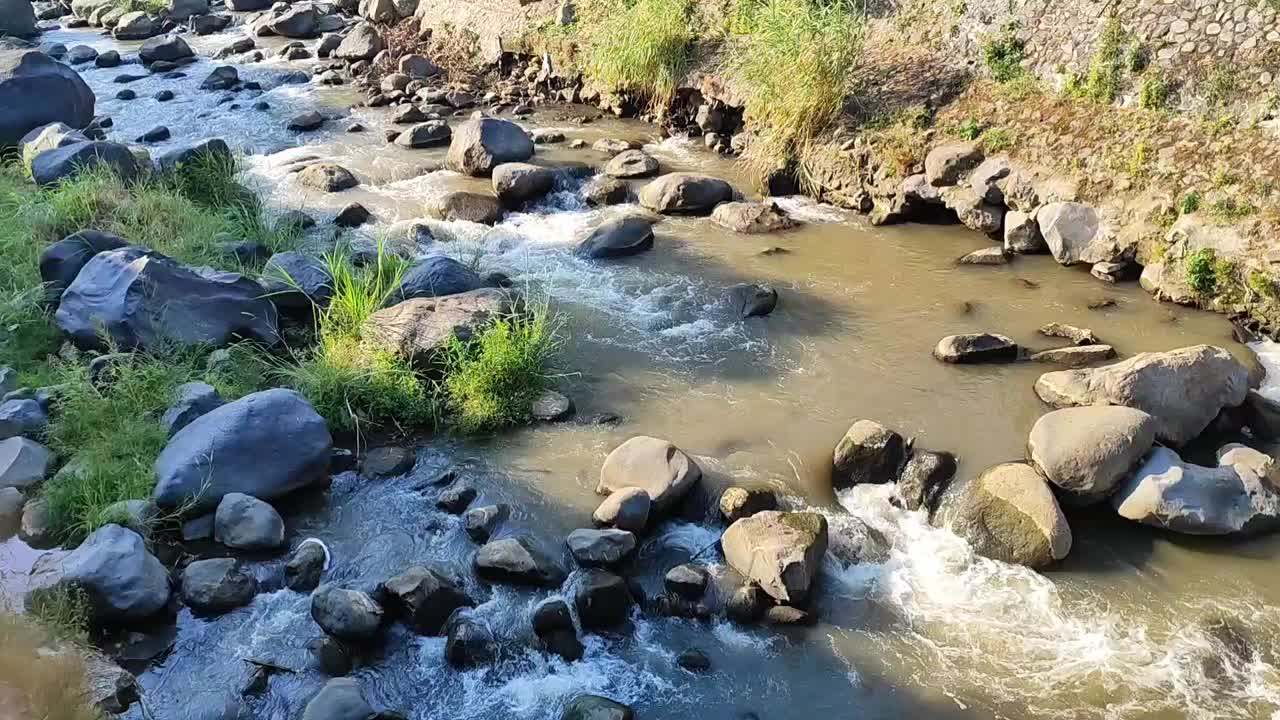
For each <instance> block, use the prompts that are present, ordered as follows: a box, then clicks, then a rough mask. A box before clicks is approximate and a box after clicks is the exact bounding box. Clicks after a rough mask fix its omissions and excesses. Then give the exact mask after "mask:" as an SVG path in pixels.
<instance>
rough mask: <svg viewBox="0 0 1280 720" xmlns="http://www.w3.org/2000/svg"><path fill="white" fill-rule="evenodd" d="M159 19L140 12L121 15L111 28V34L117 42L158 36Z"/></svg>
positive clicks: (159, 31)
mask: <svg viewBox="0 0 1280 720" xmlns="http://www.w3.org/2000/svg"><path fill="white" fill-rule="evenodd" d="M160 27H161V23H160V19H159V18H156V17H153V16H152V15H150V14H149V13H146V12H143V11H141V10H135V11H133V12H127V13H125V14H124V15H121V16H120V18H119V19H118V20H117V21H116V24H115V27H114V28H112V30H111V34H112V35H114V36H115V38H116V39H117V40H146V39H147V38H149V37H155V36H156V35H158V34H160V33H161V32H162V30H161V29H160Z"/></svg>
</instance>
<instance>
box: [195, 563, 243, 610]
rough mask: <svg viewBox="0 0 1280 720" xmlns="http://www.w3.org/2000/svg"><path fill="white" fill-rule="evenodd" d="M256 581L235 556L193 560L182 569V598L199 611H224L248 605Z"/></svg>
mask: <svg viewBox="0 0 1280 720" xmlns="http://www.w3.org/2000/svg"><path fill="white" fill-rule="evenodd" d="M257 594H258V581H257V580H256V579H255V578H254V577H253V576H252V575H250V574H249V573H247V572H245V570H244V568H243V567H241V566H240V563H238V562H236V560H235V559H234V558H212V559H209V560H196V561H195V562H193V563H191V564H190V565H188V566H187V567H186V569H184V570H183V571H182V601H183V602H184V603H186V604H187V607H189V608H191V609H192V610H195V611H197V612H202V613H223V612H227V611H228V610H234V609H236V608H238V607H241V606H242V605H248V604H249V603H250V602H252V601H253V597H254V596H255V595H257Z"/></svg>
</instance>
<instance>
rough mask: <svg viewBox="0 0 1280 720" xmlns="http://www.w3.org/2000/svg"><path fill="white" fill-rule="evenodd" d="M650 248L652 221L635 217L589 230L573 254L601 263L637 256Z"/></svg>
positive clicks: (626, 217) (628, 216) (620, 219)
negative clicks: (589, 232)
mask: <svg viewBox="0 0 1280 720" xmlns="http://www.w3.org/2000/svg"><path fill="white" fill-rule="evenodd" d="M652 248H653V221H652V220H650V219H649V218H645V217H641V216H638V215H627V216H624V217H620V218H616V219H613V220H609V221H607V222H605V223H604V224H602V225H600V226H599V227H597V228H596V229H595V230H592V231H591V234H589V235H588V236H587V237H586V238H585V239H583V241H582V242H581V243H579V244H578V247H577V248H575V249H574V254H576V255H578V256H579V257H584V258H591V259H594V260H602V259H609V258H620V257H628V256H631V255H638V254H640V253H642V252H645V251H646V250H650V249H652Z"/></svg>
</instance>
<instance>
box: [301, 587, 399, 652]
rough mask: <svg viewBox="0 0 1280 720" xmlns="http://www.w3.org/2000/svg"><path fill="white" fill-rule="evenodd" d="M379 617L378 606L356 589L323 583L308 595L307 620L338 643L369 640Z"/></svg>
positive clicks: (375, 631)
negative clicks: (309, 596)
mask: <svg viewBox="0 0 1280 720" xmlns="http://www.w3.org/2000/svg"><path fill="white" fill-rule="evenodd" d="M382 616H383V609H382V606H380V605H378V603H376V602H374V600H373V598H371V597H369V596H368V595H367V594H365V593H362V592H360V591H359V590H348V589H345V588H340V587H338V586H336V585H333V584H325V585H321V586H320V587H319V588H317V589H316V591H315V592H313V593H311V619H312V620H315V621H316V624H317V625H319V626H320V629H321V630H324V631H325V633H327V634H329V635H332V636H333V637H335V638H338V639H339V640H348V641H351V642H368V641H370V640H373V639H374V638H375V637H377V635H378V631H379V629H380V628H381V627H382Z"/></svg>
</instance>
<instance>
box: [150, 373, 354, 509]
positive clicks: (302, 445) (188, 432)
mask: <svg viewBox="0 0 1280 720" xmlns="http://www.w3.org/2000/svg"><path fill="white" fill-rule="evenodd" d="M332 450H333V438H332V437H330V435H329V429H328V427H327V426H326V425H325V422H324V418H322V417H320V415H319V414H317V413H316V411H315V410H314V409H313V408H312V407H311V405H310V403H308V402H307V401H306V399H305V398H304V397H302V395H300V394H298V393H296V392H294V391H292V390H283V389H279V388H276V389H272V390H264V391H262V392H257V393H252V394H250V395H246V396H244V397H242V398H240V399H239V400H236V401H235V402H231V403H227V404H226V405H223V406H222V407H220V408H217V409H216V410H213V411H211V412H209V413H207V414H205V415H202V416H200V417H199V418H197V419H195V420H194V421H192V422H191V424H190V425H187V426H186V427H184V428H183V429H182V430H180V431H178V433H177V434H176V435H174V436H173V438H172V439H170V440H169V444H168V445H167V446H165V449H164V450H163V451H162V452H161V453H160V457H159V458H157V459H156V465H155V468H156V489H155V493H154V499H155V502H156V505H158V506H159V507H161V508H164V509H167V510H174V509H177V508H183V507H185V506H187V505H188V504H190V505H191V507H190V508H189V509H190V511H191V512H192V513H193V514H195V513H199V512H202V511H203V512H208V511H210V510H212V509H214V508H216V507H217V506H218V504H219V503H220V502H221V501H222V498H223V497H224V496H225V495H227V494H229V493H244V494H245V495H249V496H251V497H255V498H259V499H264V500H269V499H271V498H277V497H281V496H283V495H286V494H288V493H290V492H293V491H294V490H298V489H300V488H303V487H306V486H308V485H311V484H313V483H316V482H319V481H322V480H324V479H325V478H326V477H327V476H328V470H329V458H330V455H331V453H332Z"/></svg>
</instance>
